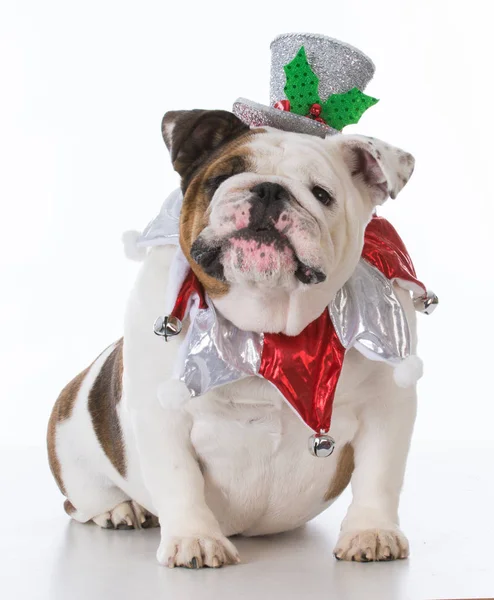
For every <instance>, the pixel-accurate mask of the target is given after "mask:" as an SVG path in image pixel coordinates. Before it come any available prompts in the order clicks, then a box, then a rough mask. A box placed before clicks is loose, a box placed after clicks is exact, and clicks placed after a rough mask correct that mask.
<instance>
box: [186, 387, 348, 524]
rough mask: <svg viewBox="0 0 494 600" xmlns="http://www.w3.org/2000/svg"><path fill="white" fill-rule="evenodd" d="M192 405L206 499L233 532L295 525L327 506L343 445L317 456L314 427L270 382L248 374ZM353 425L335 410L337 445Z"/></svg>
mask: <svg viewBox="0 0 494 600" xmlns="http://www.w3.org/2000/svg"><path fill="white" fill-rule="evenodd" d="M188 409H189V412H190V413H191V414H192V415H193V419H194V425H193V428H192V431H191V441H192V444H193V446H194V449H195V451H196V454H197V456H198V459H199V463H200V466H201V469H202V471H203V474H204V479H205V490H206V498H207V502H208V505H209V506H210V507H211V509H212V510H213V512H214V513H215V514H216V516H217V518H218V519H219V521H220V523H221V525H222V530H223V531H224V532H227V534H228V535H230V534H234V533H244V534H252V535H254V534H265V533H274V532H276V531H282V530H286V529H290V528H293V527H297V526H298V525H301V524H302V523H305V522H306V521H307V520H309V519H310V518H312V517H314V516H315V515H317V514H318V513H319V512H321V511H322V510H323V509H324V508H325V507H327V506H328V502H327V501H326V500H325V496H326V493H327V490H328V488H329V487H330V485H331V481H332V479H333V477H334V475H335V473H336V469H337V464H338V450H337V451H336V452H335V453H334V454H333V456H331V457H329V458H326V459H322V458H315V457H313V456H312V455H311V454H310V453H309V451H308V438H309V436H310V434H311V432H310V430H309V429H308V428H307V427H306V426H305V425H304V424H303V423H302V422H301V421H300V419H299V418H298V417H297V416H296V415H295V414H294V412H293V411H292V410H291V409H290V408H289V407H288V406H287V404H286V403H285V402H284V400H283V399H282V398H281V396H280V395H279V393H278V392H277V391H276V390H275V389H274V387H273V386H271V384H269V383H268V382H266V381H265V380H262V379H260V378H249V379H248V380H244V381H243V382H239V383H236V384H234V386H228V387H225V388H222V389H220V390H218V392H217V393H214V394H208V395H206V396H203V397H199V398H196V399H193V400H191V401H190V403H189V405H188ZM338 413H339V414H338ZM352 429H353V425H352V417H351V415H350V414H349V413H348V412H346V411H343V410H338V409H336V410H335V422H334V426H333V428H332V434H333V435H334V436H336V440H337V444H338V445H339V447H341V446H342V444H343V443H344V442H345V441H347V440H348V439H350V437H351V430H352Z"/></svg>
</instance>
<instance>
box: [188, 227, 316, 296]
mask: <svg viewBox="0 0 494 600" xmlns="http://www.w3.org/2000/svg"><path fill="white" fill-rule="evenodd" d="M191 257H192V259H193V260H194V261H195V262H196V263H197V264H198V265H199V266H200V267H201V268H202V269H203V270H204V272H205V273H206V274H207V275H210V276H211V277H214V278H215V279H218V280H220V281H226V277H225V270H226V271H227V272H229V273H230V272H235V273H240V274H241V275H243V276H245V277H246V278H247V279H252V280H266V279H272V278H274V277H276V276H279V275H281V274H293V275H294V276H295V278H296V279H298V280H299V281H300V282H301V283H303V284H306V285H311V284H317V283H322V282H323V281H325V279H326V275H325V274H324V273H323V272H322V271H321V270H319V269H316V268H314V267H311V266H309V265H306V264H304V263H303V262H302V261H301V260H300V259H299V258H298V256H297V253H296V251H295V249H294V248H293V246H292V244H291V243H290V240H289V239H288V237H286V236H285V235H283V234H282V233H280V232H279V231H278V230H277V229H275V228H274V227H272V226H269V225H268V226H263V227H257V228H255V229H252V228H249V227H246V228H243V229H239V230H238V231H235V232H234V233H232V234H231V235H229V236H228V237H227V238H225V239H223V240H219V241H216V242H207V241H205V240H203V239H202V238H201V237H199V238H198V239H197V240H196V241H195V242H194V243H193V244H192V248H191Z"/></svg>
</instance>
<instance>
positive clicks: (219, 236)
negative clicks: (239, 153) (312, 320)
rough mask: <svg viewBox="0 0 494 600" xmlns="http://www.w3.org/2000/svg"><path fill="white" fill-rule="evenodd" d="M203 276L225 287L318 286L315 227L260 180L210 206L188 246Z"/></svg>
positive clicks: (279, 189) (285, 195)
mask: <svg viewBox="0 0 494 600" xmlns="http://www.w3.org/2000/svg"><path fill="white" fill-rule="evenodd" d="M191 256H192V258H193V260H195V261H196V262H197V263H198V265H199V266H201V268H202V269H203V270H204V271H205V273H207V274H208V275H210V276H212V277H215V278H217V279H220V280H223V281H228V282H231V283H234V282H236V283H241V282H247V281H250V282H257V283H267V284H271V285H273V284H274V285H279V284H284V283H288V282H289V280H290V279H293V277H295V278H296V279H297V280H299V281H300V282H302V283H304V284H316V283H321V282H322V281H324V280H325V279H326V275H325V273H324V271H323V267H322V264H323V260H322V250H321V243H320V229H319V227H318V224H317V222H316V220H315V219H314V218H313V217H312V216H311V215H310V214H309V213H308V212H307V211H306V210H305V209H303V208H302V207H301V206H300V205H298V203H297V202H296V201H295V200H294V198H292V196H291V195H290V193H289V191H288V190H287V189H285V188H284V187H283V186H282V185H280V184H278V183H273V182H263V183H259V184H257V185H255V186H253V187H252V188H251V189H250V190H249V191H248V193H247V194H246V193H245V191H244V192H242V193H241V194H237V195H236V196H235V195H228V194H227V195H225V198H224V200H220V201H218V202H217V203H215V204H213V207H212V210H211V215H210V222H209V225H208V227H206V229H204V231H203V232H202V233H201V234H200V235H199V237H198V238H197V240H196V241H195V242H194V244H193V245H192V248H191Z"/></svg>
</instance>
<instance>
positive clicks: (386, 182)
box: [339, 135, 415, 204]
mask: <svg viewBox="0 0 494 600" xmlns="http://www.w3.org/2000/svg"><path fill="white" fill-rule="evenodd" d="M339 143H341V145H342V152H343V158H344V160H345V162H346V163H347V165H348V167H349V169H350V172H351V174H352V177H354V178H356V179H357V180H359V181H361V182H363V183H364V184H365V185H366V186H367V188H368V190H369V195H370V199H371V202H372V203H373V204H382V203H383V202H385V201H386V200H387V198H388V196H389V197H391V198H393V199H394V198H396V196H397V195H398V194H399V192H401V190H402V189H403V188H404V187H405V185H406V184H407V182H408V180H409V179H410V177H411V175H412V173H413V168H414V165H415V160H414V158H413V156H412V155H411V154H408V152H404V151H403V150H400V149H399V148H395V147H393V146H390V145H389V144H386V143H385V142H382V141H381V140H376V139H375V138H371V137H365V136H362V135H351V136H341V140H339Z"/></svg>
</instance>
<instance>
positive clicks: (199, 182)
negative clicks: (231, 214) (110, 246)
mask: <svg viewBox="0 0 494 600" xmlns="http://www.w3.org/2000/svg"><path fill="white" fill-rule="evenodd" d="M259 132H263V130H260V129H259V130H252V131H250V132H248V133H245V134H243V135H242V136H241V137H239V138H237V139H236V140H234V141H233V142H230V143H229V144H228V145H227V146H226V147H225V148H223V149H222V151H221V154H219V155H213V156H212V157H210V159H209V161H207V162H206V164H205V165H204V166H203V168H202V169H201V170H200V172H199V173H198V174H197V175H196V176H195V177H194V179H193V180H192V182H191V183H190V184H189V186H188V188H187V189H186V190H185V194H184V202H183V205H182V211H181V213H180V245H181V247H182V251H183V253H184V254H185V256H186V258H187V260H188V261H189V264H190V265H191V268H192V270H193V271H194V273H195V274H196V276H197V278H198V279H199V281H200V282H201V283H202V285H203V286H204V289H205V290H206V291H207V293H208V295H209V296H210V297H211V298H218V297H221V296H224V295H225V294H226V293H227V292H228V290H229V285H228V284H227V283H225V282H224V281H219V280H218V279H215V278H214V277H211V276H210V275H207V274H206V273H204V271H203V270H202V269H201V267H200V266H199V265H198V264H197V263H196V262H195V261H194V260H192V258H191V256H190V249H191V247H192V244H193V243H194V242H195V240H196V239H197V238H198V237H199V234H200V233H201V232H202V230H203V229H205V227H206V226H207V225H208V218H209V215H208V214H207V211H208V208H209V203H210V202H211V198H212V194H211V189H210V185H209V182H210V181H212V180H214V179H215V178H216V177H219V176H221V175H225V174H228V175H234V174H238V173H241V172H246V171H249V170H250V169H251V164H252V160H251V158H250V157H251V151H250V149H249V147H248V145H247V143H248V142H249V140H250V138H251V136H252V135H253V134H254V133H259Z"/></svg>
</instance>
